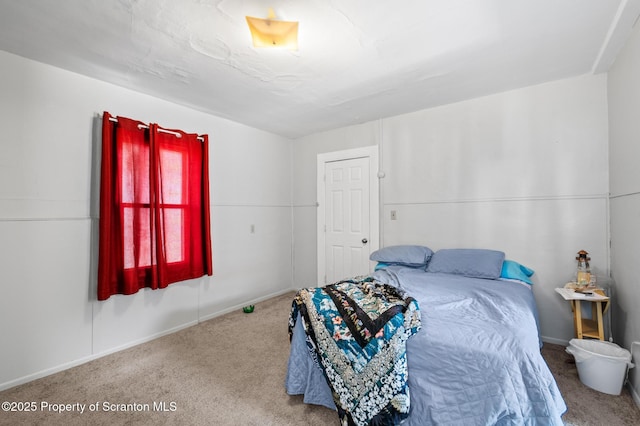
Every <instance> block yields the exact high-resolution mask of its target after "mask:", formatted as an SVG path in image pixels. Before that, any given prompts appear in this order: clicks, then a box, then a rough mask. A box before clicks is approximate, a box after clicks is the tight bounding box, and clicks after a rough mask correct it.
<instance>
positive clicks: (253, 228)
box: [249, 224, 256, 234]
mask: <svg viewBox="0 0 640 426" xmlns="http://www.w3.org/2000/svg"><path fill="white" fill-rule="evenodd" d="M249 232H250V233H251V234H255V233H256V226H255V225H253V224H252V225H251V227H250V228H249Z"/></svg>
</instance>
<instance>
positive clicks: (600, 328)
mask: <svg viewBox="0 0 640 426" xmlns="http://www.w3.org/2000/svg"><path fill="white" fill-rule="evenodd" d="M595 304H596V305H597V306H596V310H597V315H598V338H599V339H600V340H604V324H603V322H602V302H595Z"/></svg>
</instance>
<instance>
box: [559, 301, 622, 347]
mask: <svg viewBox="0 0 640 426" xmlns="http://www.w3.org/2000/svg"><path fill="white" fill-rule="evenodd" d="M556 292H557V293H559V294H560V295H561V296H562V297H563V298H564V300H568V301H569V303H570V304H571V310H572V311H573V328H574V331H575V334H576V337H577V338H578V339H583V338H585V337H591V338H594V339H600V340H604V324H603V315H604V314H605V313H606V312H607V309H609V301H610V299H609V297H608V296H607V295H606V294H604V291H602V290H601V289H595V290H594V291H593V293H594V294H593V295H592V296H587V295H584V294H582V293H576V292H575V291H573V290H571V289H566V288H556ZM582 301H586V302H590V303H591V319H588V318H583V317H582V303H581V302H582ZM603 305H604V306H603Z"/></svg>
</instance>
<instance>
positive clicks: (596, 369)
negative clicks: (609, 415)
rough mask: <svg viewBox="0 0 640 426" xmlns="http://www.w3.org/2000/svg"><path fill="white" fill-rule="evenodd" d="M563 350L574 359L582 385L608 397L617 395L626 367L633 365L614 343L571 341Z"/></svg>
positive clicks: (628, 356)
mask: <svg viewBox="0 0 640 426" xmlns="http://www.w3.org/2000/svg"><path fill="white" fill-rule="evenodd" d="M566 351H567V352H568V353H570V354H572V355H573V356H574V358H575V359H576V367H577V369H578V376H579V377H580V381H581V382H582V383H584V384H585V385H586V386H589V387H590V388H592V389H595V390H597V391H600V392H603V393H607V394H609V395H620V392H622V385H623V384H624V379H625V377H626V375H627V368H633V366H634V365H633V363H632V362H631V352H629V351H628V350H626V349H624V348H621V347H620V346H618V345H616V344H615V343H609V342H603V341H600V340H585V339H571V341H570V342H569V346H568V347H567V349H566Z"/></svg>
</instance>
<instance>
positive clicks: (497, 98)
mask: <svg viewBox="0 0 640 426" xmlns="http://www.w3.org/2000/svg"><path fill="white" fill-rule="evenodd" d="M607 131H608V129H607V108H606V80H605V77H604V76H602V75H600V76H583V77H578V78H573V79H568V80H562V81H557V82H552V83H547V84H542V85H538V86H534V87H528V88H523V89H519V90H514V91H510V92H506V93H501V94H497V95H493V96H487V97H483V98H478V99H474V100H470V101H465V102H460V103H456V104H452V105H447V106H443V107H439V108H433V109H428V110H423V111H419V112H416V113H412V114H406V115H402V116H397V117H392V118H388V119H383V120H380V121H378V122H371V123H365V124H362V125H360V126H355V127H352V128H345V129H339V130H336V131H332V132H326V133H323V134H320V135H315V136H312V137H307V138H301V139H300V140H297V141H296V142H295V144H294V182H295V183H294V192H293V197H294V211H295V216H294V220H295V222H296V226H295V233H294V238H295V243H294V246H295V259H294V267H295V269H296V273H295V275H294V285H295V286H304V285H306V282H312V272H313V271H315V269H314V268H315V265H316V264H315V250H312V249H311V247H312V246H313V245H315V235H314V233H315V227H314V226H315V207H314V206H312V205H311V203H312V202H315V188H314V185H315V178H314V177H312V175H314V173H315V169H314V162H315V155H316V154H317V153H319V152H324V151H335V150H338V149H348V148H352V147H353V146H354V145H355V144H358V145H371V144H376V143H378V144H379V145H381V168H382V171H384V172H385V174H386V177H385V178H383V179H382V181H381V200H382V201H381V202H382V204H383V206H382V208H383V215H382V221H381V222H382V228H383V229H382V238H381V240H382V244H383V245H392V244H400V243H421V244H426V245H428V246H430V247H431V248H432V249H434V250H436V249H440V248H450V247H481V248H493V249H498V250H502V251H505V252H506V254H507V257H508V258H511V259H514V260H518V261H520V262H522V263H524V264H525V265H527V266H529V267H531V268H533V269H534V270H536V274H535V275H534V282H535V285H534V293H535V296H536V300H537V302H538V307H539V310H540V316H541V326H542V334H543V336H544V337H545V339H546V340H548V341H551V342H557V343H564V342H567V341H568V340H569V339H570V338H571V337H572V335H573V323H572V316H571V311H570V309H569V305H568V304H567V303H566V302H564V301H563V300H562V299H561V297H560V296H559V295H557V294H556V293H555V292H554V290H553V289H554V288H555V287H559V286H562V285H564V284H565V283H566V282H567V281H569V280H570V279H571V278H572V275H573V274H574V271H575V264H576V262H575V254H576V253H577V252H578V251H579V250H581V249H585V250H587V251H588V252H589V253H590V254H591V258H592V263H591V266H592V268H593V269H595V270H596V272H597V273H599V274H602V275H606V274H608V266H609V265H608V259H609V252H608V203H607V193H608V163H607ZM327 145H329V147H327ZM391 210H395V211H396V212H397V217H398V219H397V220H395V221H392V220H390V211H391ZM298 221H300V222H301V223H304V224H305V227H308V228H305V229H300V227H298V225H297V222H298ZM307 272H308V273H307Z"/></svg>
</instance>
